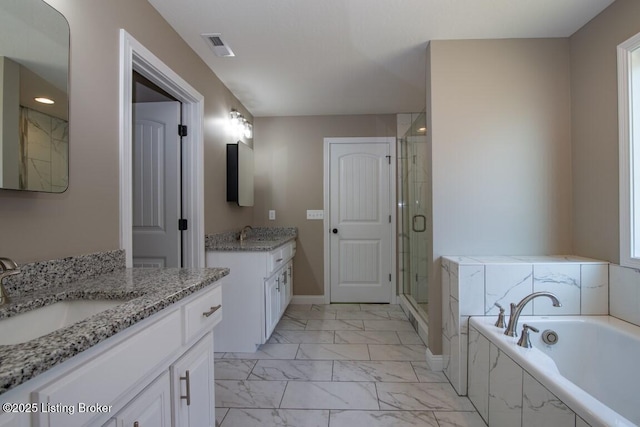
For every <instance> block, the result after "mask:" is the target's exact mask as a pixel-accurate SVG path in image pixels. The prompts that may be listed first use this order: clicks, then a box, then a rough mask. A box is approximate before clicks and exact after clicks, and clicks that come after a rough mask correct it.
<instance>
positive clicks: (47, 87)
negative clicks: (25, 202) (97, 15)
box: [0, 0, 69, 193]
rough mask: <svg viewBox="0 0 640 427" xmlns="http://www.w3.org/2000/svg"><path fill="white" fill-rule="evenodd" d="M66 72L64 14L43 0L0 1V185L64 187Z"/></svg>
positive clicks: (48, 189) (55, 189) (56, 190)
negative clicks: (44, 101) (51, 102)
mask: <svg viewBox="0 0 640 427" xmlns="http://www.w3.org/2000/svg"><path fill="white" fill-rule="evenodd" d="M68 76H69V24H68V23H67V20H66V19H65V18H64V16H62V14H60V13H59V12H58V11H57V10H55V9H54V8H52V7H51V6H49V5H48V4H47V3H45V2H44V1H42V0H0V95H2V98H1V99H2V103H0V188H2V189H9V190H26V191H42V192H48V193H62V192H64V191H65V190H66V189H67V187H68V185H69V101H68V98H69V97H68V82H69V77H68ZM36 98H47V99H50V100H52V101H53V102H54V103H53V104H43V103H40V102H37V101H36V100H35V99H36Z"/></svg>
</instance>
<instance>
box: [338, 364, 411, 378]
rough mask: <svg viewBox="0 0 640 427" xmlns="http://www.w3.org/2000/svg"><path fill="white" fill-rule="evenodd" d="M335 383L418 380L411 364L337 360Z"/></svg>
mask: <svg viewBox="0 0 640 427" xmlns="http://www.w3.org/2000/svg"><path fill="white" fill-rule="evenodd" d="M333 381H376V382H416V381H418V378H417V376H416V373H415V371H414V369H413V366H411V363H410V362H366V361H364V362H356V361H352V360H345V361H340V360H336V361H335V362H334V363H333Z"/></svg>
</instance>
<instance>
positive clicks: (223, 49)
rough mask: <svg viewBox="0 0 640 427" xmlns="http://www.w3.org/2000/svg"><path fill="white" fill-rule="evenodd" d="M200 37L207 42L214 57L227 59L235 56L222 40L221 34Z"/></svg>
mask: <svg viewBox="0 0 640 427" xmlns="http://www.w3.org/2000/svg"><path fill="white" fill-rule="evenodd" d="M202 37H204V39H205V40H206V41H207V43H208V44H209V47H210V48H211V49H212V50H213V53H214V54H215V55H216V56H222V57H229V56H236V55H235V54H234V53H233V51H232V50H231V48H230V47H229V46H228V45H227V44H226V43H225V42H224V40H222V34H220V33H208V34H202Z"/></svg>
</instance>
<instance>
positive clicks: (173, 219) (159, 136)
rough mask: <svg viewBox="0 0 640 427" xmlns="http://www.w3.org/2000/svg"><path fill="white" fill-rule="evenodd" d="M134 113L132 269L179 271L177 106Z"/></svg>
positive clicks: (155, 105)
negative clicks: (166, 268) (153, 268)
mask: <svg viewBox="0 0 640 427" xmlns="http://www.w3.org/2000/svg"><path fill="white" fill-rule="evenodd" d="M133 109H134V110H133V119H134V134H133V166H132V167H133V191H132V198H133V266H134V267H180V266H181V242H180V231H179V230H178V219H179V218H180V161H181V160H180V137H179V136H178V124H179V122H180V103H179V102H150V103H136V104H134V106H133Z"/></svg>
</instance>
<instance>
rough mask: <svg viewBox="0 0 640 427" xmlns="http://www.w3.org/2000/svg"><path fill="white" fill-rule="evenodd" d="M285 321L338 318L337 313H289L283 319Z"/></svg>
mask: <svg viewBox="0 0 640 427" xmlns="http://www.w3.org/2000/svg"><path fill="white" fill-rule="evenodd" d="M282 318H283V319H295V320H309V319H313V320H333V319H335V318H336V312H335V311H288V312H286V313H285V314H284V316H283V317H282Z"/></svg>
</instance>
